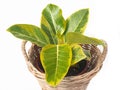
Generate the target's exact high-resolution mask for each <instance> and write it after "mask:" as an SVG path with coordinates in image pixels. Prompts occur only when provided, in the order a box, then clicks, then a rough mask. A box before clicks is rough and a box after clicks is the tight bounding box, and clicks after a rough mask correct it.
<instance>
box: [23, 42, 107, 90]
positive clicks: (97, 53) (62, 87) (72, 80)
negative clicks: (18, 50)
mask: <svg viewBox="0 0 120 90" xmlns="http://www.w3.org/2000/svg"><path fill="white" fill-rule="evenodd" d="M26 43H27V41H23V42H22V52H23V55H24V57H25V60H26V64H27V66H28V69H29V71H30V72H31V73H32V74H33V75H34V76H35V77H36V79H37V80H38V82H39V84H40V86H41V87H42V90H86V89H87V86H88V84H89V82H90V80H91V79H92V78H93V77H94V76H95V75H96V74H97V73H98V72H99V70H100V69H101V67H102V65H103V61H104V59H105V57H106V53H107V44H106V45H105V47H103V50H100V49H99V48H98V47H96V46H93V45H89V44H85V45H81V46H82V47H83V48H84V49H86V50H90V52H91V54H92V58H91V60H92V62H90V63H89V65H88V66H87V71H86V72H85V73H83V74H80V75H77V76H67V77H65V78H64V79H63V80H62V82H61V83H60V84H59V85H58V86H57V87H51V86H49V85H48V84H47V82H46V80H45V74H44V73H43V72H41V71H40V70H39V68H38V66H37V64H35V63H34V62H33V61H32V59H33V58H31V57H32V55H33V49H34V44H32V46H31V47H30V49H29V51H27V50H26ZM105 43H106V42H105Z"/></svg>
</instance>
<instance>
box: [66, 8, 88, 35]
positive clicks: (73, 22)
mask: <svg viewBox="0 0 120 90" xmlns="http://www.w3.org/2000/svg"><path fill="white" fill-rule="evenodd" d="M88 15H89V9H82V10H79V11H77V12H75V13H73V14H72V15H71V16H70V17H69V18H68V19H67V21H66V22H67V23H66V31H68V32H80V33H83V32H84V30H85V28H86V24H87V22H88Z"/></svg>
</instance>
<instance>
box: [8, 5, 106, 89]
mask: <svg viewBox="0 0 120 90" xmlns="http://www.w3.org/2000/svg"><path fill="white" fill-rule="evenodd" d="M88 17H89V9H88V8H87V9H81V10H78V11H76V12H75V13H73V14H72V15H70V16H69V17H68V18H67V19H66V20H65V19H64V17H63V16H62V10H61V9H60V8H59V7H58V6H56V5H53V4H48V5H47V6H46V7H45V8H44V9H43V11H42V15H41V23H40V27H38V26H35V25H30V24H15V25H12V26H11V27H9V28H8V29H7V31H9V32H10V33H12V34H13V35H14V36H15V37H17V38H20V39H23V40H26V41H30V42H32V43H33V44H36V45H37V46H39V47H41V48H42V50H41V51H40V52H39V53H40V60H41V63H42V66H43V68H44V70H45V76H46V81H47V82H48V84H49V85H50V86H54V87H55V86H57V85H58V84H59V83H60V82H61V81H62V80H63V79H64V77H65V76H66V74H67V73H68V70H69V68H70V67H71V66H73V65H76V63H78V62H80V61H81V60H83V59H87V60H90V59H89V58H90V55H89V54H90V53H89V51H85V50H84V49H83V48H82V47H81V45H80V44H92V45H96V46H97V45H102V46H104V43H103V41H102V40H100V39H97V38H93V37H88V36H85V35H84V31H85V29H86V25H87V22H88Z"/></svg>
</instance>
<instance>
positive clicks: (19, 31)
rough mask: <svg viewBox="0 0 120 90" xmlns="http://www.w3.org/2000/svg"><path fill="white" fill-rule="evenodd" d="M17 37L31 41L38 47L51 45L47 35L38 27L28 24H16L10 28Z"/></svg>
mask: <svg viewBox="0 0 120 90" xmlns="http://www.w3.org/2000/svg"><path fill="white" fill-rule="evenodd" d="M8 31H9V32H11V33H12V34H13V35H14V36H15V37H17V38H20V39H24V40H27V41H31V42H33V43H35V44H37V45H38V46H45V45H46V44H49V39H48V37H47V36H46V34H45V33H44V32H43V31H42V30H41V29H40V28H39V27H37V26H34V25H28V24H16V25H13V26H11V27H10V28H8Z"/></svg>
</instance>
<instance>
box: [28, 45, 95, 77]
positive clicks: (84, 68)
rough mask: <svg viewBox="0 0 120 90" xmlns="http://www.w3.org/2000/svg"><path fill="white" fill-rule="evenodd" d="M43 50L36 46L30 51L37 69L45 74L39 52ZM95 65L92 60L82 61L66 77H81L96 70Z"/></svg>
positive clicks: (31, 59) (32, 61) (71, 68)
mask: <svg viewBox="0 0 120 90" xmlns="http://www.w3.org/2000/svg"><path fill="white" fill-rule="evenodd" d="M41 49H42V48H40V47H38V46H36V45H33V46H32V47H31V51H29V59H30V62H31V63H32V64H33V65H34V67H35V68H37V69H38V70H39V71H40V72H42V73H44V72H45V71H44V69H43V66H42V64H41V62H40V54H39V52H40V51H41ZM93 63H94V64H95V62H94V59H93V60H91V62H89V61H87V60H82V61H80V62H78V63H77V64H76V65H74V66H71V67H70V68H69V71H68V73H67V75H66V76H76V75H80V74H83V73H85V72H88V71H90V70H91V69H93V68H94V66H95V65H93ZM91 64H92V65H91Z"/></svg>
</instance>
